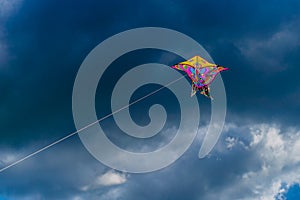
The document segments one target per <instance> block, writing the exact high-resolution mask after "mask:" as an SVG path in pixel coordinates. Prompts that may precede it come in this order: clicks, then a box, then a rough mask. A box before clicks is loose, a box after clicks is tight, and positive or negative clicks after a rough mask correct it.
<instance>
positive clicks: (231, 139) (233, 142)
mask: <svg viewBox="0 0 300 200" xmlns="http://www.w3.org/2000/svg"><path fill="white" fill-rule="evenodd" d="M225 142H226V145H227V146H226V147H227V149H231V148H232V147H234V145H236V143H237V139H236V138H234V137H227V138H226V139H225Z"/></svg>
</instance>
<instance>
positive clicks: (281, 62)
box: [0, 0, 300, 200]
mask: <svg viewBox="0 0 300 200" xmlns="http://www.w3.org/2000/svg"><path fill="white" fill-rule="evenodd" d="M299 9H300V2H299V1H296V0H290V1H277V0H272V1H271V0H266V1H263V2H262V1H258V0H255V1H243V2H238V1H234V0H227V1H208V0H207V1H203V0H201V1H196V0H195V1H189V3H187V2H185V1H179V0H166V1H159V0H154V1H146V2H144V1H93V0H87V1H84V2H83V1H69V0H67V1H58V0H51V1H50V0H42V1H41V0H32V1H28V0H11V1H9V0H0V92H1V93H0V120H1V123H0V135H1V140H0V166H6V165H7V164H9V163H11V162H12V161H14V160H16V159H18V158H21V157H22V156H25V155H27V154H28V153H31V152H33V151H34V150H37V149H39V148H41V147H43V146H45V145H47V144H49V143H50V142H52V141H55V140H56V139H58V138H60V137H63V136H65V135H66V134H68V133H70V132H73V131H74V130H75V126H74V123H73V117H72V90H73V84H74V80H75V77H76V73H77V71H78V69H79V67H80V65H81V63H82V61H83V60H84V58H85V57H86V56H87V55H88V53H89V52H90V51H91V50H92V49H93V48H94V47H95V46H96V45H98V44H99V43H100V42H102V41H103V40H105V39H106V38H108V37H110V36H112V35H114V34H117V33H119V32H122V31H125V30H128V29H132V28H137V27H147V26H155V27H165V28H169V29H174V30H177V31H180V32H182V33H184V34H186V35H188V36H190V37H192V38H193V39H195V40H196V41H197V42H198V43H200V44H201V45H203V47H204V48H205V49H206V50H207V51H208V53H209V54H210V55H211V56H212V58H213V59H214V61H215V62H216V63H218V64H221V65H223V66H226V67H229V68H230V71H227V72H224V73H222V78H223V80H224V84H225V87H226V94H227V118H226V124H225V127H224V131H223V133H222V136H221V138H220V139H219V141H218V143H217V145H216V146H215V148H214V149H213V151H212V152H211V153H210V155H209V156H208V157H207V158H205V159H202V160H199V159H198V157H197V154H198V150H199V146H200V144H201V139H202V138H201V134H200V136H199V137H198V138H196V140H195V141H194V143H193V144H192V146H191V147H190V148H189V150H188V151H187V152H186V153H185V154H184V155H183V156H182V157H181V158H180V159H179V160H178V161H177V162H175V163H174V164H173V165H171V166H169V167H167V168H165V169H163V170H160V171H157V172H153V173H147V174H129V173H121V172H118V171H115V170H111V169H110V168H108V167H106V166H104V165H102V164H101V163H99V162H98V161H96V160H95V159H94V158H93V157H92V156H91V155H90V154H89V153H88V152H87V151H86V149H85V148H84V147H83V145H82V143H81V142H80V139H79V137H77V136H75V137H72V138H69V139H68V140H66V141H64V142H63V143H60V144H58V145H56V146H54V147H53V148H51V149H48V150H47V151H45V152H42V153H40V154H38V155H36V156H35V157H33V158H31V159H28V160H26V161H24V162H22V163H20V164H19V165H17V166H15V167H13V168H10V169H8V170H6V171H4V172H2V173H0V199H1V198H4V199H9V200H10V199H14V200H15V199H73V200H75V199H76V200H79V199H104V200H105V199H110V200H111V199H122V200H123V199H125V200H127V199H130V200H135V199H172V200H173V199H189V200H194V199H195V200H196V199H225V200H226V199H247V200H248V199H249V200H250V199H276V198H277V199H297V198H299V183H300V180H299V179H300V176H299V174H300V168H299V166H300V165H299V164H300V154H299V152H300V140H299V139H300V127H299V123H298V121H299V117H300V104H299V101H298V99H299V94H300V84H299V72H300V70H299V66H298V65H299V63H300V62H299V61H300V60H299V58H300V36H299V32H300V26H299V25H300V13H299ZM163 56H166V57H167V58H168V59H166V60H165V61H163V62H164V63H163V64H166V65H172V64H174V63H177V62H179V61H181V60H180V59H181V58H180V57H178V56H177V57H176V56H174V55H171V54H168V53H167V52H162V51H158V50H151V49H150V50H144V51H136V52H131V53H130V54H128V55H124V56H122V57H120V58H119V59H118V60H116V62H115V63H113V64H112V66H111V67H110V68H109V71H108V75H107V76H106V77H104V80H105V81H106V82H107V85H108V86H107V88H104V89H103V88H100V89H99V90H98V91H97V101H98V99H99V101H98V102H100V101H103V103H101V104H100V103H99V104H97V112H98V114H99V115H102V114H103V115H104V114H105V113H107V112H109V111H110V110H109V109H107V108H108V106H109V103H110V101H109V97H110V96H109V94H110V91H109V89H110V88H111V87H112V86H113V84H114V83H115V82H116V77H118V76H120V75H121V74H122V73H124V72H125V71H126V70H128V69H129V68H130V67H134V65H139V64H143V63H148V62H162V59H161V58H162V57H163ZM136 58H138V59H136ZM120 63H124V64H123V65H122V69H120V70H119V69H118V66H119V65H120ZM116 69H118V70H116ZM111 74H115V75H116V76H113V77H112V75H111ZM151 88H152V89H153V88H154V89H155V88H157V86H155V85H154V86H153V85H152V86H145V87H144V88H140V90H139V92H140V93H141V94H145V93H147V91H148V90H150V89H151ZM160 95H164V96H163V97H164V98H163V99H164V101H163V102H161V103H162V104H163V105H165V106H166V109H167V111H169V112H168V113H170V116H168V117H169V118H168V123H167V125H166V127H165V129H164V131H165V132H170V130H172V127H173V125H174V126H175V128H176V124H177V123H178V108H177V104H176V102H175V103H174V101H171V102H173V103H171V104H170V103H168V102H169V99H172V98H173V97H172V94H171V93H170V92H169V91H168V90H163V91H162V94H160ZM159 99H161V98H158V97H157V96H153V97H151V98H149V99H148V100H147V101H145V102H144V104H138V105H136V106H134V107H133V109H132V116H133V118H134V119H135V121H136V122H137V123H138V124H140V125H145V124H147V122H149V118H148V117H147V116H146V113H147V107H149V106H150V105H151V104H153V103H157V102H158V100H159ZM198 100H199V101H200V104H201V109H202V110H201V112H202V113H203V116H204V117H203V121H204V122H203V125H202V126H201V127H200V130H202V131H205V130H206V128H207V127H206V123H205V122H206V121H207V120H208V119H209V115H210V112H209V101H208V100H207V99H205V98H203V97H200V96H199V97H198ZM145 107H146V108H145ZM202 113H201V115H202ZM102 125H103V126H105V129H106V130H108V131H110V132H112V133H111V137H112V139H113V140H114V142H116V143H118V144H121V145H122V144H124V143H125V144H126V145H127V144H128V140H127V138H124V136H121V135H122V134H121V132H120V130H119V129H118V128H117V127H116V124H115V123H114V121H113V119H108V120H107V121H104V122H103V124H102ZM136 142H137V141H132V142H131V143H130V144H131V145H136V144H137V143H136ZM152 142H153V143H155V140H153V141H152ZM153 143H151V144H153ZM138 144H139V145H140V143H138ZM297 188H298V189H297Z"/></svg>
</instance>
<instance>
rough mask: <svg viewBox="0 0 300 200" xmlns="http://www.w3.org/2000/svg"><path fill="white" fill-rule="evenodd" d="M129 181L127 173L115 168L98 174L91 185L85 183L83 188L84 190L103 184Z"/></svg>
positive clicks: (119, 183) (108, 184)
mask: <svg viewBox="0 0 300 200" xmlns="http://www.w3.org/2000/svg"><path fill="white" fill-rule="evenodd" d="M126 181H127V175H126V174H125V173H119V172H116V171H114V170H110V171H108V172H106V173H104V174H102V175H101V176H98V177H96V178H95V180H93V182H92V183H91V184H89V185H85V186H83V187H82V188H81V190H82V191H88V190H94V189H99V188H100V187H101V186H114V185H121V184H124V183H125V182H126Z"/></svg>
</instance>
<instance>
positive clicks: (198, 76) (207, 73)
mask: <svg viewBox="0 0 300 200" xmlns="http://www.w3.org/2000/svg"><path fill="white" fill-rule="evenodd" d="M172 68H174V69H178V70H181V71H184V72H185V73H187V75H188V76H189V78H190V79H191V80H192V93H191V97H192V96H194V95H195V94H196V92H197V91H200V94H202V95H204V96H206V97H208V98H211V99H212V97H211V95H210V88H209V85H210V84H211V83H212V82H213V80H214V79H215V78H216V76H217V75H218V73H220V72H221V71H225V70H228V68H225V67H222V66H220V65H216V64H212V63H209V62H208V61H206V60H205V59H204V58H202V57H200V56H195V57H193V58H191V59H189V60H187V61H184V62H181V63H178V64H176V65H173V66H172Z"/></svg>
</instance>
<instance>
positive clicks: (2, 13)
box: [0, 0, 23, 17]
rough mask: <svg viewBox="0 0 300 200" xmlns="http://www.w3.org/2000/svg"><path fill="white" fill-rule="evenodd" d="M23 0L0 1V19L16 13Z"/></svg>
mask: <svg viewBox="0 0 300 200" xmlns="http://www.w3.org/2000/svg"><path fill="white" fill-rule="evenodd" d="M22 1H23V0H0V17H7V16H9V15H10V14H11V13H12V12H14V11H16V9H18V8H19V6H20V5H21V2H22Z"/></svg>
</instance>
